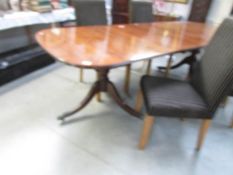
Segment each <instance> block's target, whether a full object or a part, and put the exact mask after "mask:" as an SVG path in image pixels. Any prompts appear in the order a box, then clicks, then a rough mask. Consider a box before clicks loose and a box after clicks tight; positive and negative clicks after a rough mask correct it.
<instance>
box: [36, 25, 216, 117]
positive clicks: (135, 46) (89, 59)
mask: <svg viewBox="0 0 233 175" xmlns="http://www.w3.org/2000/svg"><path fill="white" fill-rule="evenodd" d="M215 31H216V27H214V26H212V25H210V24H205V23H196V22H184V21H179V22H154V23H135V24H124V25H123V24H122V25H100V26H83V27H79V26H77V27H65V28H59V27H54V28H50V29H44V30H41V31H39V32H38V33H36V36H35V37H36V40H37V42H38V43H39V45H40V46H41V47H42V48H43V49H44V50H45V51H47V52H48V53H49V54H50V55H52V56H53V57H54V59H56V60H58V61H60V62H63V63H64V64H68V65H71V66H75V67H79V68H86V69H93V70H95V71H96V72H97V74H98V79H97V80H96V81H95V82H94V83H93V85H92V87H91V89H90V91H89V93H88V94H87V96H86V97H85V98H84V99H83V101H82V102H81V104H80V105H79V106H78V107H77V108H75V109H73V110H72V111H69V112H66V113H64V114H62V115H61V116H59V117H58V119H59V120H64V119H65V118H67V117H69V116H71V115H73V114H75V113H77V112H79V111H80V110H82V109H83V108H84V107H85V106H86V105H88V103H89V102H90V101H91V99H92V98H93V97H94V96H95V95H97V94H98V93H100V92H106V93H108V94H109V95H110V97H112V99H113V100H114V101H115V102H116V104H118V106H119V107H121V108H122V109H123V110H125V111H126V112H128V113H129V114H131V115H132V116H135V117H140V116H141V114H140V113H139V112H137V111H136V110H135V109H133V108H132V107H131V106H129V105H128V104H127V103H126V102H125V101H124V100H123V99H122V98H121V96H120V95H119V93H118V90H117V88H116V87H115V85H114V82H112V81H111V80H110V79H109V72H110V71H111V70H112V69H114V68H118V67H121V66H127V65H131V64H132V63H134V62H139V61H144V60H150V61H151V60H152V59H156V58H158V57H161V56H164V55H169V54H175V53H179V52H184V51H191V52H192V51H196V50H197V49H200V48H203V47H205V46H206V45H207V44H208V42H209V41H210V40H211V37H212V36H213V34H214V33H215ZM194 53H196V52H194Z"/></svg>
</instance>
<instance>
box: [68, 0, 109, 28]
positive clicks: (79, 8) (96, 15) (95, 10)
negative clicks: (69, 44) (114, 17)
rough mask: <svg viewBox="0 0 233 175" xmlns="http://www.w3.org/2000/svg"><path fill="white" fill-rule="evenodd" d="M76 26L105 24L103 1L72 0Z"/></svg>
mask: <svg viewBox="0 0 233 175" xmlns="http://www.w3.org/2000/svg"><path fill="white" fill-rule="evenodd" d="M72 5H73V7H74V8H75V13H76V22H77V25H78V26H88V25H106V24H107V15H106V8H105V1H104V0H103V1H100V0H99V1H98V0H91V1H87V0H73V1H72Z"/></svg>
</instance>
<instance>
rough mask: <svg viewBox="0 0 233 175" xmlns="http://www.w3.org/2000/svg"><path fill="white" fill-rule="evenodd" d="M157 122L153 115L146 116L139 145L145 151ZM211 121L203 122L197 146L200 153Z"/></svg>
mask: <svg viewBox="0 0 233 175" xmlns="http://www.w3.org/2000/svg"><path fill="white" fill-rule="evenodd" d="M154 122H155V117H154V116H151V115H146V116H145V119H144V123H143V128H142V131H141V136H140V140H139V144H138V148H139V149H141V150H143V149H145V147H146V146H147V145H148V143H149V140H150V136H151V133H152V129H153V125H154ZM210 123H211V119H205V120H202V123H201V126H200V129H199V135H198V139H197V144H196V151H199V150H200V149H201V147H202V145H203V143H204V140H205V136H206V134H207V131H208V128H209V126H210Z"/></svg>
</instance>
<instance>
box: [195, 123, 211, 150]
mask: <svg viewBox="0 0 233 175" xmlns="http://www.w3.org/2000/svg"><path fill="white" fill-rule="evenodd" d="M210 123H211V120H210V119H206V120H203V121H202V123H201V127H200V129H199V134H198V140H197V147H196V150H197V151H199V150H200V149H201V147H202V145H203V142H204V139H205V136H206V134H207V131H208V128H209V126H210Z"/></svg>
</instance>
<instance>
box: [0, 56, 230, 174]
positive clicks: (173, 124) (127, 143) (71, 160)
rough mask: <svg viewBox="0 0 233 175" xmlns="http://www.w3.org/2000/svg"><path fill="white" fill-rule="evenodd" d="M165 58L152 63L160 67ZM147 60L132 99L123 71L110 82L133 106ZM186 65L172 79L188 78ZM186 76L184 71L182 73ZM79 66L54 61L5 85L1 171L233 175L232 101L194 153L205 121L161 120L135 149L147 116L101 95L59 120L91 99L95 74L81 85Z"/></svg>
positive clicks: (1, 92) (0, 98)
mask: <svg viewBox="0 0 233 175" xmlns="http://www.w3.org/2000/svg"><path fill="white" fill-rule="evenodd" d="M164 63H165V59H157V60H156V61H154V64H153V66H154V68H156V67H157V65H158V64H164ZM140 69H141V64H135V65H134V69H133V71H132V81H131V82H132V83H131V96H130V97H127V96H126V95H125V94H124V93H123V91H122V90H121V89H122V86H123V83H122V82H123V77H124V68H118V69H115V70H112V72H111V79H112V81H114V82H115V83H116V84H117V87H118V89H119V90H120V92H121V95H122V96H123V97H124V98H125V99H126V101H127V102H128V103H129V104H130V105H132V106H133V105H134V101H135V93H136V91H137V88H138V81H139V78H140V76H141V72H140V71H141V70H140ZM186 69H187V68H185V67H184V68H183V69H180V70H175V71H174V72H173V76H174V77H176V78H184V77H185V72H186ZM181 75H182V76H181ZM78 77H79V72H78V70H77V69H76V68H73V67H69V66H64V65H62V64H59V63H57V64H55V65H52V66H49V67H47V68H45V69H42V70H39V71H37V72H34V73H32V74H30V75H28V76H26V77H24V78H21V79H19V80H17V81H14V82H12V83H10V84H7V85H5V86H2V87H1V88H0V106H1V113H0V138H1V139H0V174H1V175H16V174H19V175H77V174H83V175H96V174H98V175H144V174H145V175H155V174H157V175H171V174H172V175H176V174H177V175H209V174H210V175H219V174H224V175H232V174H233V166H232V162H233V130H232V129H230V128H229V127H228V125H229V124H230V120H231V117H232V115H233V108H232V106H233V100H232V99H229V101H228V104H227V105H226V106H225V107H224V108H223V107H221V108H220V109H219V110H218V111H217V113H216V116H215V119H214V121H213V123H212V126H211V128H210V130H209V132H208V135H207V138H206V141H205V144H204V147H203V149H202V150H201V151H200V152H199V153H196V152H195V150H194V147H195V143H196V139H197V133H198V128H199V124H200V121H198V120H185V121H184V122H182V121H180V120H179V119H168V118H164V117H158V118H157V119H156V124H155V126H154V130H153V133H152V139H151V142H150V144H149V145H148V147H147V148H146V149H145V150H144V151H140V150H138V149H137V143H138V139H139V133H140V130H141V127H142V120H140V119H136V118H133V117H131V116H130V115H128V114H127V113H125V112H124V111H122V110H120V109H119V108H118V107H116V105H115V104H114V102H112V101H111V100H110V99H109V98H108V97H107V96H103V100H104V102H102V103H98V102H97V101H96V100H95V99H94V100H93V101H92V102H91V104H90V105H89V106H88V107H87V108H85V109H84V110H83V111H82V112H80V113H78V114H76V115H74V116H73V117H71V118H70V119H68V120H67V122H65V123H63V124H62V123H61V122H59V121H58V120H56V117H57V116H59V115H60V114H62V113H63V112H66V111H67V110H69V109H72V108H73V107H75V106H76V105H77V104H78V103H79V101H80V100H81V99H82V98H83V97H84V96H85V94H86V93H87V91H88V89H89V88H90V86H91V84H92V82H93V81H94V80H95V77H96V76H95V73H94V72H93V71H91V70H89V71H87V70H85V76H84V77H85V83H79V81H78Z"/></svg>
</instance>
